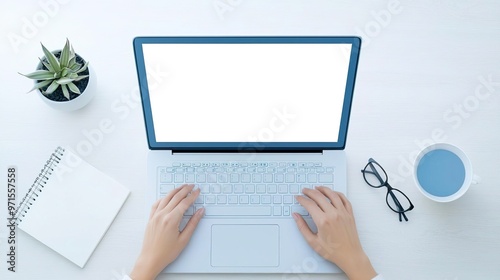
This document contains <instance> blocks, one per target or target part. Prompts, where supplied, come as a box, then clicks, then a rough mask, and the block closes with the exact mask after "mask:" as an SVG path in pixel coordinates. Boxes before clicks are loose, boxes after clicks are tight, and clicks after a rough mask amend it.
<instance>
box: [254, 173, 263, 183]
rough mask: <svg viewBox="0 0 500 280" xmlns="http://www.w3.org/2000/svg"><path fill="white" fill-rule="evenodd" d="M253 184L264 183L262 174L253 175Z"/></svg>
mask: <svg viewBox="0 0 500 280" xmlns="http://www.w3.org/2000/svg"><path fill="white" fill-rule="evenodd" d="M252 182H254V183H260V182H262V174H259V173H255V174H253V175H252Z"/></svg>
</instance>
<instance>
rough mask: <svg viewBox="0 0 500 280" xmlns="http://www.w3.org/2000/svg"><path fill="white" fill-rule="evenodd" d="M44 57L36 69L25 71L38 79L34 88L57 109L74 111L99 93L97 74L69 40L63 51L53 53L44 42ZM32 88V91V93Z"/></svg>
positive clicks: (31, 77)
mask: <svg viewBox="0 0 500 280" xmlns="http://www.w3.org/2000/svg"><path fill="white" fill-rule="evenodd" d="M42 49H43V53H44V55H45V56H44V57H43V58H39V60H40V63H38V66H37V68H36V71H35V72H33V73H30V74H21V73H19V74H21V75H23V76H26V77H28V78H30V79H33V80H35V86H34V87H33V89H32V90H31V91H33V90H37V91H38V92H39V95H40V96H41V97H42V100H44V101H45V103H47V104H48V105H50V106H51V107H53V108H56V109H59V110H63V111H74V110H78V109H80V108H82V107H83V106H85V105H86V104H87V103H89V102H90V100H91V99H92V97H93V96H94V95H95V90H94V87H95V75H94V74H93V71H91V69H90V68H89V63H88V61H85V60H84V59H83V58H82V57H81V56H80V55H78V54H77V53H75V51H74V50H73V46H71V44H70V42H69V40H67V39H66V44H65V45H64V48H63V49H62V50H56V51H53V52H50V51H48V50H47V48H45V46H44V45H43V44H42ZM31 91H30V92H31Z"/></svg>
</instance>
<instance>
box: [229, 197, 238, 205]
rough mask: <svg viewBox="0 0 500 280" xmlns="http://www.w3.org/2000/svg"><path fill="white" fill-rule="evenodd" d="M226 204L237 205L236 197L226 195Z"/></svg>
mask: <svg viewBox="0 0 500 280" xmlns="http://www.w3.org/2000/svg"><path fill="white" fill-rule="evenodd" d="M227 203H229V204H238V196H237V195H228V196H227Z"/></svg>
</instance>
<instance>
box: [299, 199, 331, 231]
mask: <svg viewBox="0 0 500 280" xmlns="http://www.w3.org/2000/svg"><path fill="white" fill-rule="evenodd" d="M296 199H297V201H298V202H299V204H300V205H302V207H304V208H305V209H306V210H307V212H309V214H310V215H311V217H312V219H313V221H314V222H315V223H316V224H317V222H318V221H319V217H321V216H322V215H324V214H325V212H323V211H322V210H321V209H320V208H319V206H318V205H317V204H316V203H315V202H314V201H312V200H311V199H309V198H307V197H305V196H297V197H296Z"/></svg>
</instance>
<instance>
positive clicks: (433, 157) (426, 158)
mask: <svg viewBox="0 0 500 280" xmlns="http://www.w3.org/2000/svg"><path fill="white" fill-rule="evenodd" d="M413 177H414V179H415V183H416V185H417V187H418V189H419V190H420V192H421V193H422V194H423V195H424V196H426V197H428V198H430V199H431V200H434V201H437V202H450V201H453V200H456V199H458V198H459V197H461V196H462V195H464V194H465V193H466V192H467V190H468V189H469V187H470V185H471V184H478V183H479V181H480V178H479V176H477V175H474V173H473V171H472V164H471V162H470V160H469V158H468V157H467V155H466V154H465V153H464V152H463V151H462V150H461V149H460V148H458V147H456V146H454V145H451V144H447V143H437V144H433V145H430V146H428V147H426V148H424V149H423V150H422V151H420V153H419V154H418V156H417V158H416V159H415V163H414V165H413ZM460 182H462V184H461V185H460ZM422 185H423V186H422Z"/></svg>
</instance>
